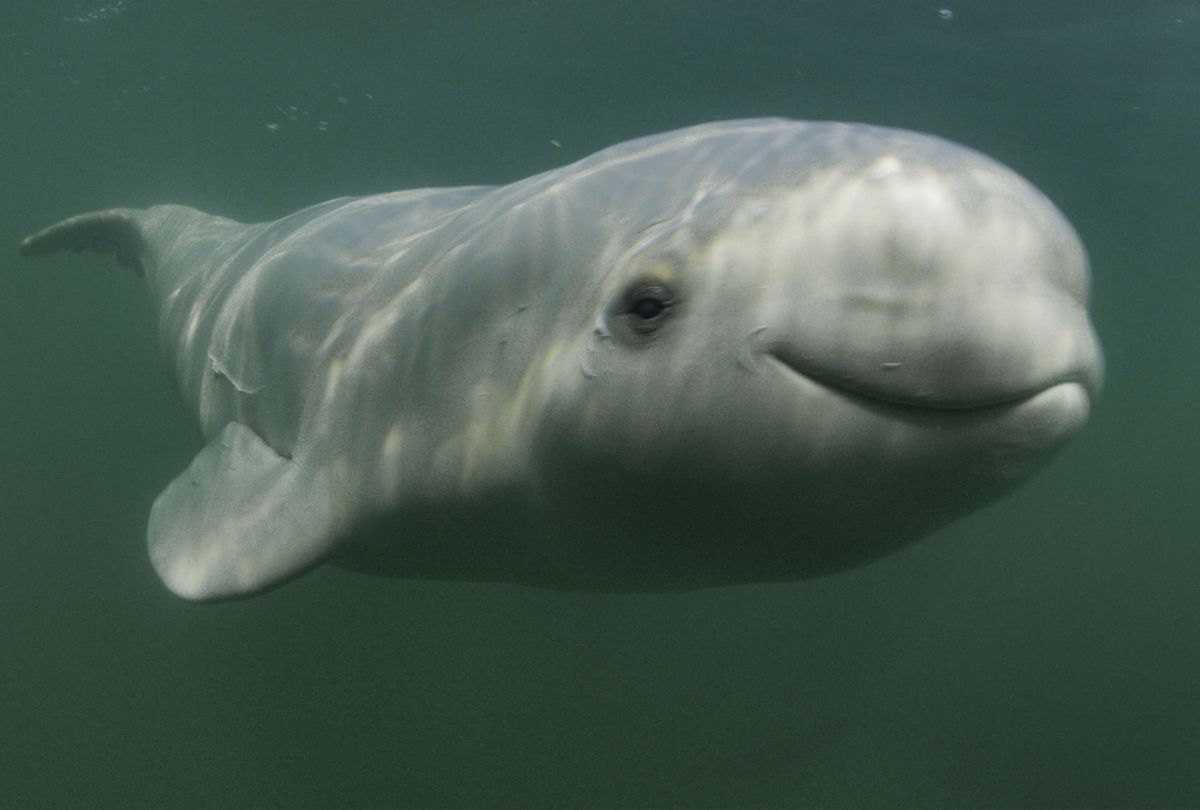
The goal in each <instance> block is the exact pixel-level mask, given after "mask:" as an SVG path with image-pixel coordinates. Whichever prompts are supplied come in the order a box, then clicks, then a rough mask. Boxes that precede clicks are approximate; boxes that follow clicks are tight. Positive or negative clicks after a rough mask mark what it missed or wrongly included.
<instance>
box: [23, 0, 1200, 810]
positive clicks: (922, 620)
mask: <svg viewBox="0 0 1200 810" xmlns="http://www.w3.org/2000/svg"><path fill="white" fill-rule="evenodd" d="M943 9H946V10H949V11H950V12H952V14H951V15H950V16H949V18H947V16H946V15H944V14H942V13H939V12H940V11H941V10H943ZM0 60H2V68H3V69H2V70H0V94H2V95H0V98H2V99H3V107H2V109H3V114H4V119H3V120H4V124H3V126H2V127H0V178H2V179H3V194H2V195H0V205H2V206H3V212H2V215H0V245H5V244H6V245H9V246H10V249H9V250H8V251H7V252H4V251H0V256H3V259H0V263H2V264H3V267H0V330H2V334H0V375H2V378H0V448H2V450H0V453H2V454H0V805H2V806H20V807H27V806H89V807H94V806H122V807H124V806H159V807H163V806H209V805H215V806H239V807H241V806H305V807H307V806H413V805H419V806H445V805H453V806H458V805H471V806H513V805H520V806H546V805H554V806H564V805H565V806H678V805H684V806H814V805H816V806H971V807H976V806H979V807H992V806H1018V807H1025V806H1141V807H1162V806H1196V805H1198V804H1200V767H1198V766H1197V765H1198V763H1200V521H1198V520H1197V518H1198V516H1200V509H1197V505H1196V504H1197V501H1198V500H1200V487H1198V486H1197V474H1196V468H1197V458H1198V457H1200V429H1198V428H1197V426H1196V425H1197V419H1196V416H1197V412H1198V406H1197V404H1196V403H1197V402H1198V401H1200V373H1198V371H1200V330H1198V329H1197V319H1198V318H1200V314H1198V312H1200V267H1198V259H1200V196H1198V194H1197V191H1196V189H1197V187H1198V186H1200V149H1198V148H1197V146H1196V144H1197V139H1196V134H1195V133H1196V131H1197V130H1200V3H1198V2H1195V0H1174V1H1166V0H1164V1H1162V2H1159V1H1158V0H1080V2H1073V1H1072V0H1043V1H1042V2H1025V1H1024V0H1009V1H1007V2H1003V3H1001V2H995V0H941V1H940V2H938V1H937V0H934V1H933V2H925V0H877V1H876V2H832V1H830V2H801V1H799V0H797V1H796V2H758V1H756V0H750V1H749V2H732V0H730V2H711V1H704V0H679V1H678V2H655V0H639V1H637V2H634V1H633V0H629V2H618V0H588V1H586V2H552V0H542V1H541V2H535V1H534V0H522V1H521V2H502V1H500V0H497V1H496V2H450V1H445V0H443V1H442V2H422V3H415V2H414V3H403V2H371V3H368V2H357V3H352V2H335V1H334V0H329V1H328V2H291V3H283V2H263V1H262V0H258V1H256V2H244V1H234V0H215V1H209V0H195V1H190V0H189V2H183V1H182V0H180V1H178V2H168V1H167V0H126V2H125V3H117V2H116V0H111V2H110V5H108V6H104V5H103V4H102V3H101V2H100V0H85V1H84V2H60V1H54V2H51V0H27V1H24V2H22V1H19V0H3V2H0ZM756 115H786V116H791V117H796V118H822V119H845V120H859V121H867V122H870V123H876V124H887V125H894V126H904V127H910V128H914V129H919V130H925V131H929V132H934V133H937V134H940V135H944V136H947V137H950V138H953V139H955V140H959V141H962V142H964V143H967V144H969V145H972V146H974V147H977V148H979V149H981V150H983V151H985V152H988V153H990V154H992V155H994V156H996V157H998V158H1000V159H1001V160H1003V161H1004V162H1006V163H1008V164H1009V165H1011V166H1013V167H1015V168H1016V169H1017V170H1019V171H1020V172H1022V173H1023V174H1025V175H1026V176H1027V177H1029V178H1030V179H1031V180H1033V181H1034V182H1035V183H1036V184H1037V185H1039V186H1040V187H1041V188H1042V189H1043V190H1045V191H1046V192H1047V193H1048V194H1050V196H1051V197H1053V198H1054V199H1055V201H1056V202H1057V203H1058V204H1059V205H1060V206H1061V207H1062V208H1063V210H1064V211H1065V212H1066V213H1067V215H1068V216H1069V217H1070V218H1071V219H1072V221H1073V222H1074V223H1075V224H1076V226H1077V227H1078V229H1079V231H1080V233H1081V235H1082V236H1083V238H1084V241H1085V242H1086V243H1087V245H1088V247H1089V250H1090V252H1091V256H1092V261H1093V265H1094V272H1095V294H1094V311H1095V321H1096V324H1097V328H1098V330H1099V332H1100V335H1101V338H1102V340H1103V342H1104V346H1105V350H1106V354H1107V358H1108V364H1109V374H1108V384H1107V388H1106V391H1105V393H1104V396H1103V399H1102V401H1101V404H1100V407H1099V409H1098V410H1097V412H1096V413H1095V415H1094V418H1093V421H1092V424H1091V425H1090V426H1089V428H1088V429H1087V431H1086V432H1084V433H1083V434H1082V435H1081V436H1080V438H1079V439H1077V440H1076V441H1075V443H1074V444H1072V445H1071V447H1070V448H1069V449H1068V450H1067V451H1066V452H1065V453H1064V454H1063V455H1062V456H1061V457H1060V458H1059V459H1058V460H1057V461H1056V462H1055V463H1054V464H1053V465H1051V466H1050V467H1049V468H1048V469H1046V470H1045V471H1044V472H1043V473H1042V474H1041V475H1040V476H1039V477H1038V478H1037V479H1035V480H1034V481H1033V482H1031V483H1030V484H1028V485H1027V486H1026V487H1024V488H1023V489H1021V490H1020V491H1019V492H1017V493H1016V494H1015V495H1013V496H1011V497H1009V498H1007V499H1006V500H1004V501H1003V502H1001V503H999V504H996V505H995V506H993V507H990V508H988V509H986V510H984V511H983V512H981V513H978V514H976V515H974V516H972V517H970V518H968V519H966V520H964V521H961V522H960V523H958V524H956V525H954V526H951V527H950V528H948V529H946V530H944V531H942V532H940V533H939V534H937V535H935V536H934V537H931V538H929V539H927V540H925V541H923V542H922V543H921V544H919V545H917V546H915V547H913V548H912V549H911V550H909V551H906V552H904V553H902V554H900V555H897V556H895V557H893V558H890V559H888V560H885V561H883V562H880V563H876V564H873V565H871V566H868V567H866V568H863V569H860V570H858V571H855V572H852V573H849V574H843V575H839V576H835V577H830V578H827V579H822V580H818V581H813V582H807V583H800V584H795V585H786V586H762V587H746V588H733V589H725V590H719V591H711V592H702V593H694V594H686V595H671V596H634V597H599V596H572V595H564V594H556V593H545V592H539V591H534V590H529V589H523V588H516V587H505V586H479V585H462V584H438V583H408V582H403V581H398V580H397V581H394V580H384V579H377V578H373V577H365V576H360V575H354V574H350V573H345V572H341V571H337V570H320V571H318V572H316V573H314V574H312V575H309V576H307V577H305V578H303V579H301V580H298V581H297V582H295V583H293V584H291V585H289V586H287V587H285V588H283V589H280V590H278V591H275V592H272V593H271V594H269V595H266V596H264V597H261V598H258V599H255V600H251V601H246V602H241V603H233V604H226V605H217V606H195V605H191V604H188V603H185V602H182V601H180V600H177V599H175V598H174V597H172V596H170V595H169V594H168V593H167V592H166V590H165V589H164V588H163V587H162V586H161V585H160V584H159V583H158V581H157V579H156V577H155V576H154V574H153V572H152V570H151V568H150V566H149V563H148V561H147V559H146V556H145V551H144V539H143V538H144V531H145V520H146V515H147V513H148V509H149V506H150V503H151V502H152V500H153V499H154V497H155V495H156V494H157V493H158V491H159V490H160V489H161V488H162V487H163V486H164V485H165V484H166V483H167V482H168V481H169V480H170V479H171V478H172V477H174V476H175V475H176V474H177V473H178V472H179V471H180V470H181V469H182V468H183V467H184V466H185V465H186V464H187V462H188V461H189V459H190V458H191V456H192V455H193V453H195V452H196V450H197V449H198V448H199V446H200V439H199V435H198V433H197V431H196V429H195V428H194V426H193V425H192V423H191V422H190V420H189V417H188V416H187V414H186V413H185V412H184V410H183V408H182V407H181V406H180V405H179V403H178V402H177V401H176V397H175V394H174V392H173V390H172V387H171V384H170V382H169V379H168V377H167V374H166V371H165V370H164V368H163V366H162V364H161V362H160V359H159V357H158V352H157V348H156V347H155V345H154V324H153V320H152V317H151V314H150V312H149V310H148V307H147V306H146V302H145V296H144V293H143V291H142V290H141V288H140V287H139V284H138V283H137V281H136V280H135V279H134V278H132V277H131V276H130V275H129V274H127V273H125V272H123V271H121V270H120V269H119V268H118V267H117V266H116V265H115V263H114V262H111V261H108V260H105V259H103V258H99V257H95V256H90V257H71V256H65V257H60V258H55V259H52V260H44V261H40V262H37V263H36V264H35V263H31V262H22V261H20V260H19V259H18V257H17V255H16V250H15V247H16V243H17V242H18V240H19V239H20V238H21V237H22V236H23V235H24V234H25V233H27V232H29V231H30V230H33V229H35V228H38V227H41V226H43V225H45V224H47V223H49V222H51V221H54V220H56V219H58V218H60V217H63V216H66V215H69V214H74V213H77V212H80V211H84V210H89V209H94V208H104V207H109V206H113V205H146V204H151V203H159V202H180V203H186V204H190V205H194V206H197V207H200V208H204V209H206V210H209V211H213V212H215V213H221V214H225V215H229V216H233V217H235V218H239V219H243V220H255V219H267V218H274V217H277V216H280V215H282V214H284V213H287V212H289V211H291V210H294V209H296V208H299V207H301V206H304V205H307V204H310V203H314V202H317V201H320V200H323V199H327V198H330V197H335V196H340V195H345V194H364V193H372V192H378V191H385V190H393V189H399V188H405V187H413V186H425V185H455V184H465V183H494V182H506V181H509V180H513V179H517V178H519V177H522V176H525V175H528V174H531V173H533V172H536V171H540V170H542V169H546V168H549V167H552V166H555V165H559V164H561V163H564V162H567V161H569V160H572V159H574V158H577V157H580V156H583V155H585V154H587V153H589V152H591V151H594V150H595V149H598V148H600V147H603V146H606V145H609V144H611V143H615V142H617V141H621V140H624V139H627V138H629V137H633V136H636V135H641V134H647V133H651V132H655V131H660V130H664V129H669V128H673V127H678V126H684V125H688V124H693V123H698V122H701V121H706V120H712V119H718V118H734V117H742V116H756ZM270 125H274V126H270Z"/></svg>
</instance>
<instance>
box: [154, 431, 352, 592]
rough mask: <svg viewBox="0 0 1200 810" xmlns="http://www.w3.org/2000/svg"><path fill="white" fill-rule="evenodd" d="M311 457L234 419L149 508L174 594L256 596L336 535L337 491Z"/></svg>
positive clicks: (159, 557)
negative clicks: (303, 460)
mask: <svg viewBox="0 0 1200 810" xmlns="http://www.w3.org/2000/svg"><path fill="white" fill-rule="evenodd" d="M309 472H310V471H308V470H306V469H305V468H304V467H303V465H301V464H300V463H299V462H297V461H294V460H292V459H288V458H285V457H283V456H281V455H279V454H278V453H276V452H275V451H274V450H273V449H271V447H269V446H268V445H267V443H266V442H264V441H263V440H262V439H261V438H260V437H259V436H258V435H257V434H256V433H255V432H254V431H252V430H250V429H249V428H247V427H246V426H245V425H242V424H239V423H237V422H230V423H229V424H228V425H226V426H225V429H224V430H222V431H221V433H220V434H219V435H218V436H217V437H216V438H215V439H213V440H212V441H211V442H210V443H209V444H208V446H207V447H205V448H204V449H203V450H201V451H200V453H199V454H197V456H196V457H195V458H194V459H193V460H192V463H191V465H190V466H189V467H188V468H187V469H186V470H184V472H183V474H181V475H180V476H179V477H178V478H176V479H175V480H174V481H172V482H171V483H170V485H169V486H168V487H167V488H166V489H165V490H163V492H162V494H161V495H159V496H158V498H157V500H155V502H154V507H153V508H152V509H151V511H150V526H149V531H148V535H149V547H150V559H151V561H152V562H153V563H154V567H155V570H157V571H158V574H159V576H160V577H162V579H163V581H164V582H166V583H167V585H168V586H169V587H170V588H171V589H172V590H173V591H175V593H177V594H180V595H181V596H184V597H187V598H188V599H195V600H202V601H209V600H216V599H229V598H235V597H239V596H249V595H251V594H254V593H258V592H261V591H263V590H265V589H267V588H270V587H272V586H274V585H278V584H282V583H283V582H286V581H287V580H290V579H292V578H293V577H296V576H298V575H300V574H302V573H304V572H305V571H307V570H308V569H309V568H311V567H313V566H314V565H316V564H317V563H319V562H320V561H321V559H322V558H323V557H324V556H325V555H326V553H327V552H328V551H329V549H330V548H331V547H332V545H333V542H334V536H335V535H336V533H337V532H336V526H337V522H338V521H337V519H336V517H335V514H336V512H337V510H336V509H335V508H334V505H333V504H334V499H332V498H329V497H327V492H326V488H325V487H322V486H321V485H320V482H319V481H317V480H314V476H312V475H310V474H309Z"/></svg>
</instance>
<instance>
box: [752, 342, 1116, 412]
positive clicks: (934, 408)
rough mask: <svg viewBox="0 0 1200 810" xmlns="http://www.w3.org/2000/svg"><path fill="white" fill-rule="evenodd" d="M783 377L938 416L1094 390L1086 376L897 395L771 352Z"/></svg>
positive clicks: (865, 401)
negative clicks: (972, 391) (969, 391)
mask: <svg viewBox="0 0 1200 810" xmlns="http://www.w3.org/2000/svg"><path fill="white" fill-rule="evenodd" d="M764 354H765V355H766V356H767V357H768V358H770V359H771V360H772V361H773V362H774V363H775V364H776V365H778V366H780V367H781V368H782V370H783V371H784V373H786V374H789V375H792V376H795V377H799V378H801V379H803V380H805V381H806V382H808V383H809V384H811V385H814V386H818V387H820V388H822V389H824V390H827V391H831V392H833V393H836V394H838V395H840V396H843V397H845V398H847V399H849V400H852V401H857V402H860V403H861V404H864V405H868V406H872V407H876V408H879V407H884V408H889V409H896V410H908V411H914V412H937V413H943V414H953V413H963V414H966V413H971V414H978V413H981V412H986V411H995V410H1003V409H1008V408H1010V407H1012V406H1015V405H1020V404H1022V403H1025V402H1029V401H1031V400H1033V399H1036V398H1038V397H1040V396H1042V395H1043V394H1046V393H1047V392H1050V391H1054V390H1060V389H1061V390H1066V389H1069V388H1074V389H1078V391H1079V393H1080V394H1081V395H1082V396H1083V397H1084V398H1085V399H1086V400H1087V401H1089V402H1090V401H1091V399H1092V397H1093V395H1094V390H1093V386H1092V385H1090V384H1089V381H1088V380H1087V379H1086V378H1085V377H1084V376H1083V375H1074V374H1070V373H1066V374H1063V375H1061V376H1058V377H1055V378H1052V379H1049V380H1045V381H1042V382H1039V383H1037V384H1033V385H1028V386H1022V387H1019V388H1018V387H1014V388H1012V389H1010V390H1003V391H996V390H993V391H989V392H987V393H985V394H979V395H977V396H968V395H956V396H948V395H944V394H938V393H937V392H936V391H933V390H913V391H907V392H906V391H896V390H894V389H884V388H883V387H882V386H879V385H874V384H872V383H871V382H870V381H868V380H861V379H856V378H853V377H849V376H846V377H838V376H837V375H834V374H828V373H817V372H813V371H811V370H809V369H808V368H806V365H805V364H804V363H802V362H800V361H798V360H797V359H796V358H794V357H792V356H790V355H789V354H787V353H785V352H781V351H778V350H771V351H767V352H765V353H764Z"/></svg>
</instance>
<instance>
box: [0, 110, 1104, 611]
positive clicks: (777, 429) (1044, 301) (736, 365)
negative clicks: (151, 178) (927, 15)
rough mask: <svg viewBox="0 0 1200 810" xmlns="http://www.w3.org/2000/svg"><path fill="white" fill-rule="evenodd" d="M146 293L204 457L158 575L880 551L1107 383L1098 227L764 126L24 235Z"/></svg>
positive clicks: (167, 527)
mask: <svg viewBox="0 0 1200 810" xmlns="http://www.w3.org/2000/svg"><path fill="white" fill-rule="evenodd" d="M62 249H72V250H75V251H81V250H91V251H99V252H102V253H113V254H115V256H116V258H117V260H118V261H119V262H120V263H121V264H122V265H124V266H125V267H128V268H130V269H131V270H132V271H133V272H135V273H137V274H138V275H139V276H141V278H142V279H144V281H145V283H146V285H147V286H148V288H149V290H150V294H151V299H152V301H153V304H154V306H155V307H156V308H157V316H158V324H159V337H160V339H161V343H162V346H163V350H164V353H165V357H166V361H167V363H168V364H169V366H170V367H171V369H172V370H173V371H174V375H175V378H176V380H177V382H178V386H179V389H180V391H181V393H182V397H183V399H184V401H185V402H186V404H187V406H188V407H189V408H190V409H191V410H192V411H193V412H194V414H195V416H196V417H197V418H198V420H199V425H200V428H201V431H202V433H203V436H204V439H205V441H206V442H207V444H206V445H205V446H204V447H203V449H201V450H200V451H199V453H198V455H197V456H196V457H195V459H194V460H193V461H192V463H191V465H190V466H189V467H188V468H187V469H186V470H184V471H183V472H182V473H181V474H180V475H179V476H178V477H177V478H176V479H175V480H174V481H172V482H171V483H170V484H169V485H167V487H166V489H165V490H164V491H163V492H162V493H161V494H160V495H159V496H158V498H157V500H156V501H155V502H154V505H153V507H152V509H151V512H150V517H149V525H148V530H147V535H148V543H149V554H150V559H151V561H152V563H153V565H154V568H155V569H156V571H157V572H158V574H159V576H160V577H161V578H162V580H163V581H164V582H165V584H166V585H167V586H168V587H169V588H170V589H171V590H172V591H174V592H175V593H176V594H178V595H179V596H182V597H185V598H187V599H192V600H221V599H230V598H236V597H244V596H250V595H253V594H257V593H260V592H263V591H265V590H268V589H270V588H272V587H274V586H277V585H279V584H281V583H284V582H286V581H288V580H290V579H292V578H294V577H296V576H298V575H300V574H302V573H304V572H305V571H308V570H310V569H312V568H313V567H315V566H318V565H321V564H324V563H330V564H334V565H339V566H343V567H346V568H350V569H354V570H359V571H364V572H372V573H376V574H383V575H389V576H394V577H400V578H412V579H449V580H469V581H491V582H511V583H520V584H525V585H531V586H538V587H543V588H551V589H559V590H566V591H589V592H658V591H675V590H689V589H699V588H707V587H716V586H726V585H739V584H750V583H760V582H781V581H792V580H800V579H805V578H809V577H815V576H819V575H824V574H828V573H831V572H835V571H839V570H844V569H848V568H852V567H854V566H858V565H862V564H864V563H867V562H868V561H871V560H874V559H877V558H879V557H881V556H883V555H886V554H888V553H891V552H894V551H896V550H897V549H900V548H903V547H904V546H906V545H907V544H909V543H911V542H913V541H915V540H916V539H918V538H920V537H921V536H923V535H926V534H928V533H930V532H932V531H933V530H935V529H937V528H939V527H941V526H943V525H945V524H947V523H948V522H950V521H952V520H954V519H956V518H959V517H961V516H964V515H966V514H968V513H970V512H972V511H974V510H977V509H979V508H980V507H982V506H983V505H985V504H987V503H989V502H991V501H993V500H995V499H996V498H998V497H1000V496H1001V495H1003V494H1004V493H1006V492H1008V491H1009V490H1011V489H1012V488H1013V487H1015V486H1016V485H1017V484H1019V483H1020V482H1022V481H1024V480H1026V479H1027V478H1028V477H1029V476H1030V475H1031V474H1032V473H1033V472H1034V471H1035V470H1037V469H1038V468H1040V467H1041V466H1042V465H1044V464H1045V463H1046V462H1047V460H1048V459H1050V458H1051V457H1052V456H1053V455H1054V453H1055V452H1056V451H1057V450H1059V449H1060V448H1061V447H1062V446H1063V445H1064V444H1065V443H1066V442H1067V440H1068V439H1069V438H1070V437H1071V436H1072V435H1074V434H1075V433H1076V432H1077V431H1078V430H1079V429H1080V428H1081V426H1083V424H1084V423H1085V421H1086V420H1087V418H1088V415H1089V412H1090V410H1091V409H1092V407H1093V403H1094V401H1095V398H1096V396H1097V393H1098V391H1099V389H1100V386H1101V377H1102V359H1101V351H1100V347H1099V344H1098V340H1097V338H1096V335H1095V332H1094V330H1093V328H1092V325H1091V323H1090V320H1089V316H1088V309H1087V306H1088V287H1089V268H1088V261H1087V258H1086V254H1085V251H1084V249H1083V246H1082V244H1081V242H1080V239H1079V237H1078V236H1077V235H1076V233H1075V231H1074V230H1073V229H1072V227H1071V225H1070V224H1069V223H1068V221H1067V220H1066V218H1065V217H1064V215H1063V214H1062V213H1060V211H1059V210H1058V209H1057V208H1056V207H1055V206H1054V204H1053V203H1051V202H1050V200H1049V199H1047V198H1046V197H1045V196H1044V195H1043V194H1042V193H1041V192H1039V191H1038V190H1037V189H1036V188H1035V187H1034V186H1032V185H1031V184H1030V183H1029V182H1027V181H1026V180H1024V179H1023V178H1022V177H1020V176H1019V175H1018V174H1017V173H1016V172H1014V171H1012V170H1011V169H1009V168H1006V167H1005V166H1003V165H1001V164H1000V163H998V162H996V161H994V160H992V159H991V158H989V157H986V156H984V155H982V154H980V153H978V152H975V151H973V150H971V149H969V148H967V147H964V146H960V145H956V144H954V143H951V142H948V141H946V140H943V139H941V138H938V137H934V136H931V135H925V134H920V133H916V132H910V131H905V130H899V129H892V128H884V127H878V126H869V125H864V124H851V123H837V122H801V121H792V120H784V119H752V120H740V121H723V122H717V123H709V124H703V125H699V126H694V127H690V128H686V129H680V130H677V131H673V132H667V133H663V134H658V135H652V136H649V137H643V138H638V139H636V140H631V141H628V142H626V143H621V144H619V145H616V146H613V147H610V148H608V149H604V150H603V151H600V152H597V153H596V154H593V155H591V156H590V157H586V158H584V159H582V160H579V161H578V162H575V163H572V164H570V165H567V166H563V167H560V168H556V169H552V170H550V171H546V172H545V173H542V174H538V175H536V176H533V177H529V178H527V179H523V180H519V181H517V182H513V183H511V184H509V185H503V186H491V187H487V186H475V187H466V188H440V189H421V190H410V191H400V192H395V193H389V194H380V195H376V196H366V197H347V198H341V199H335V200H332V201H330V202H326V203H322V204H320V205H314V206H312V207H310V208H306V209H304V210H302V211H299V212H298V213H294V214H291V215H290V216H286V217H284V218H283V219H280V220H278V221H275V222H269V223H265V224H252V225H246V224H241V223H238V222H234V221H232V220H230V219H225V218H222V217H219V216H212V215H209V214H206V213H202V212H200V211H197V210H194V209H191V208H187V207H183V206H180V205H161V206H155V207H151V208H146V209H130V208H114V209H110V210H105V211H99V212H95V213H89V214H82V215H80V216H75V217H72V218H70V219H66V220H64V221H62V222H59V223H58V224H56V225H52V226H50V227H48V228H46V229H45V230H42V231H40V232H38V233H35V234H33V235H32V236H29V237H28V238H26V239H25V240H24V241H23V242H22V243H21V246H20V250H21V252H22V253H23V254H25V255H27V256H33V255H40V254H48V253H52V252H54V251H58V250H62Z"/></svg>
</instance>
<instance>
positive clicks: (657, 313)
mask: <svg viewBox="0 0 1200 810" xmlns="http://www.w3.org/2000/svg"><path fill="white" fill-rule="evenodd" d="M673 306H675V295H674V293H672V292H671V289H670V288H669V287H667V286H666V285H664V284H661V283H659V282H656V281H643V282H639V283H637V284H634V285H633V286H631V287H630V288H629V289H627V290H626V291H625V294H624V295H623V296H622V297H621V303H620V307H619V310H618V312H619V314H620V317H621V320H622V321H623V322H624V324H625V325H626V326H627V327H628V328H629V329H630V330H632V331H633V332H635V333H636V334H638V335H650V334H653V333H654V332H657V331H658V330H659V329H660V328H661V327H662V325H663V323H665V322H666V320H667V318H669V317H670V315H671V308H672V307H673Z"/></svg>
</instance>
